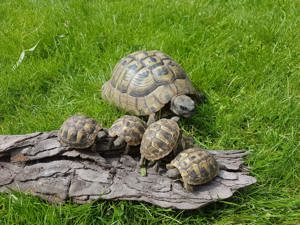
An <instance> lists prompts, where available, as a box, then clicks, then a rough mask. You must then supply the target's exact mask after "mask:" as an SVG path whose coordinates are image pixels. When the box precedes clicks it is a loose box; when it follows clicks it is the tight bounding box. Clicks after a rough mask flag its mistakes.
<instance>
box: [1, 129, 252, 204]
mask: <svg viewBox="0 0 300 225" xmlns="http://www.w3.org/2000/svg"><path fill="white" fill-rule="evenodd" d="M56 134H57V132H56V131H52V132H37V133H33V134H25V135H0V171H1V172H0V191H1V192H10V191H11V190H17V191H21V192H26V193H31V194H33V195H37V196H40V197H41V198H43V199H46V200H48V201H50V202H65V201H66V200H71V201H73V202H76V203H86V202H90V201H94V200H96V199H99V198H100V199H110V200H118V199H123V200H134V201H144V202H148V203H152V204H154V205H158V206H161V207H166V208H176V209H196V208H199V207H202V206H205V205H207V204H209V203H211V202H215V201H218V200H222V199H226V198H229V197H231V196H232V195H233V193H234V192H235V191H236V190H238V189H240V188H243V187H246V186H249V185H251V184H253V183H255V182H256V179H255V178H254V177H251V176H249V175H248V168H247V167H246V166H245V165H244V162H243V157H244V156H245V155H247V152H246V151H244V150H226V151H224V150H218V151H214V150H210V151H209V152H210V153H212V154H213V155H214V156H215V157H216V159H217V161H218V163H219V165H220V168H221V170H220V173H219V175H218V176H217V177H216V178H215V179H214V180H213V181H211V182H210V183H208V184H205V185H201V186H198V187H197V188H196V189H195V191H194V192H186V191H185V190H184V189H183V187H182V184H181V182H180V181H174V180H172V179H169V178H168V177H167V176H166V171H165V170H164V169H163V168H161V169H160V171H159V173H156V172H155V171H154V170H152V168H150V169H149V170H148V176H147V177H141V176H140V175H139V166H138V161H139V155H138V154H133V155H122V152H123V151H124V149H125V146H124V145H122V146H114V145H110V144H109V143H110V142H111V141H113V140H114V138H111V137H104V138H103V139H102V140H100V142H98V143H97V146H96V151H94V152H93V151H91V149H85V150H80V151H79V150H72V149H68V148H66V147H62V146H61V145H60V143H59V142H58V141H57V136H56ZM136 150H137V151H136V152H138V149H136Z"/></svg>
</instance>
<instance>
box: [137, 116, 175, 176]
mask: <svg viewBox="0 0 300 225" xmlns="http://www.w3.org/2000/svg"><path fill="white" fill-rule="evenodd" d="M178 120H179V117H173V118H172V119H160V120H158V121H156V122H154V123H152V124H151V125H150V126H149V127H148V128H147V129H146V131H145V133H144V135H143V139H142V142H141V148H140V151H141V160H140V167H141V175H142V176H146V173H147V171H146V168H145V167H146V166H145V163H146V162H145V159H146V160H149V161H155V162H156V164H155V168H156V170H158V166H159V162H160V161H159V160H160V159H162V158H164V157H165V156H167V155H169V154H170V153H171V152H172V151H174V150H175V149H176V148H177V144H178V140H179V137H180V128H179V126H178V124H177V121H178ZM143 169H144V170H143Z"/></svg>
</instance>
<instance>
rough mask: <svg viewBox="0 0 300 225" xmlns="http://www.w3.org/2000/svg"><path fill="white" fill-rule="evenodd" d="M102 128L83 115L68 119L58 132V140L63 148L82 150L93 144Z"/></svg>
mask: <svg viewBox="0 0 300 225" xmlns="http://www.w3.org/2000/svg"><path fill="white" fill-rule="evenodd" d="M101 129H102V128H101V127H100V125H99V124H98V123H97V121H96V120H94V119H92V118H89V117H87V116H83V115H75V116H71V117H70V118H68V119H67V120H66V121H65V122H64V123H63V124H62V126H61V128H60V130H59V131H58V140H59V142H60V143H61V145H63V146H68V147H71V148H77V149H83V148H88V147H90V146H92V145H93V144H94V143H95V140H96V137H97V134H98V132H99V131H100V130H101Z"/></svg>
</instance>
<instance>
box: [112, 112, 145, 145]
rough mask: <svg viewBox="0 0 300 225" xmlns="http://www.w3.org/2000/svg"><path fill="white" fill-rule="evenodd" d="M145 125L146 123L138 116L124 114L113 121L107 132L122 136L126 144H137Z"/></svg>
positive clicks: (113, 135)
mask: <svg viewBox="0 0 300 225" xmlns="http://www.w3.org/2000/svg"><path fill="white" fill-rule="evenodd" d="M146 127H147V126H146V123H145V122H144V121H143V120H141V119H140V118H138V117H136V116H128V115H125V116H123V117H121V118H119V119H117V120H116V121H115V122H114V123H113V125H112V126H111V128H110V129H109V130H108V134H109V135H110V136H111V137H116V136H118V137H120V136H122V137H123V138H124V140H125V142H126V143H127V144H128V145H131V146H137V145H139V144H141V141H142V137H143V134H144V132H145V130H146Z"/></svg>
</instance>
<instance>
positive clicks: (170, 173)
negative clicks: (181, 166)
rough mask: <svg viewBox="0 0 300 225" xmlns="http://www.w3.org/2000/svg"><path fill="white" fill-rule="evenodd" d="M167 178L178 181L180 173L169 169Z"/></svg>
mask: <svg viewBox="0 0 300 225" xmlns="http://www.w3.org/2000/svg"><path fill="white" fill-rule="evenodd" d="M167 176H168V177H169V178H171V179H178V178H179V177H180V172H179V170H178V169H177V168H172V169H168V170H167Z"/></svg>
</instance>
